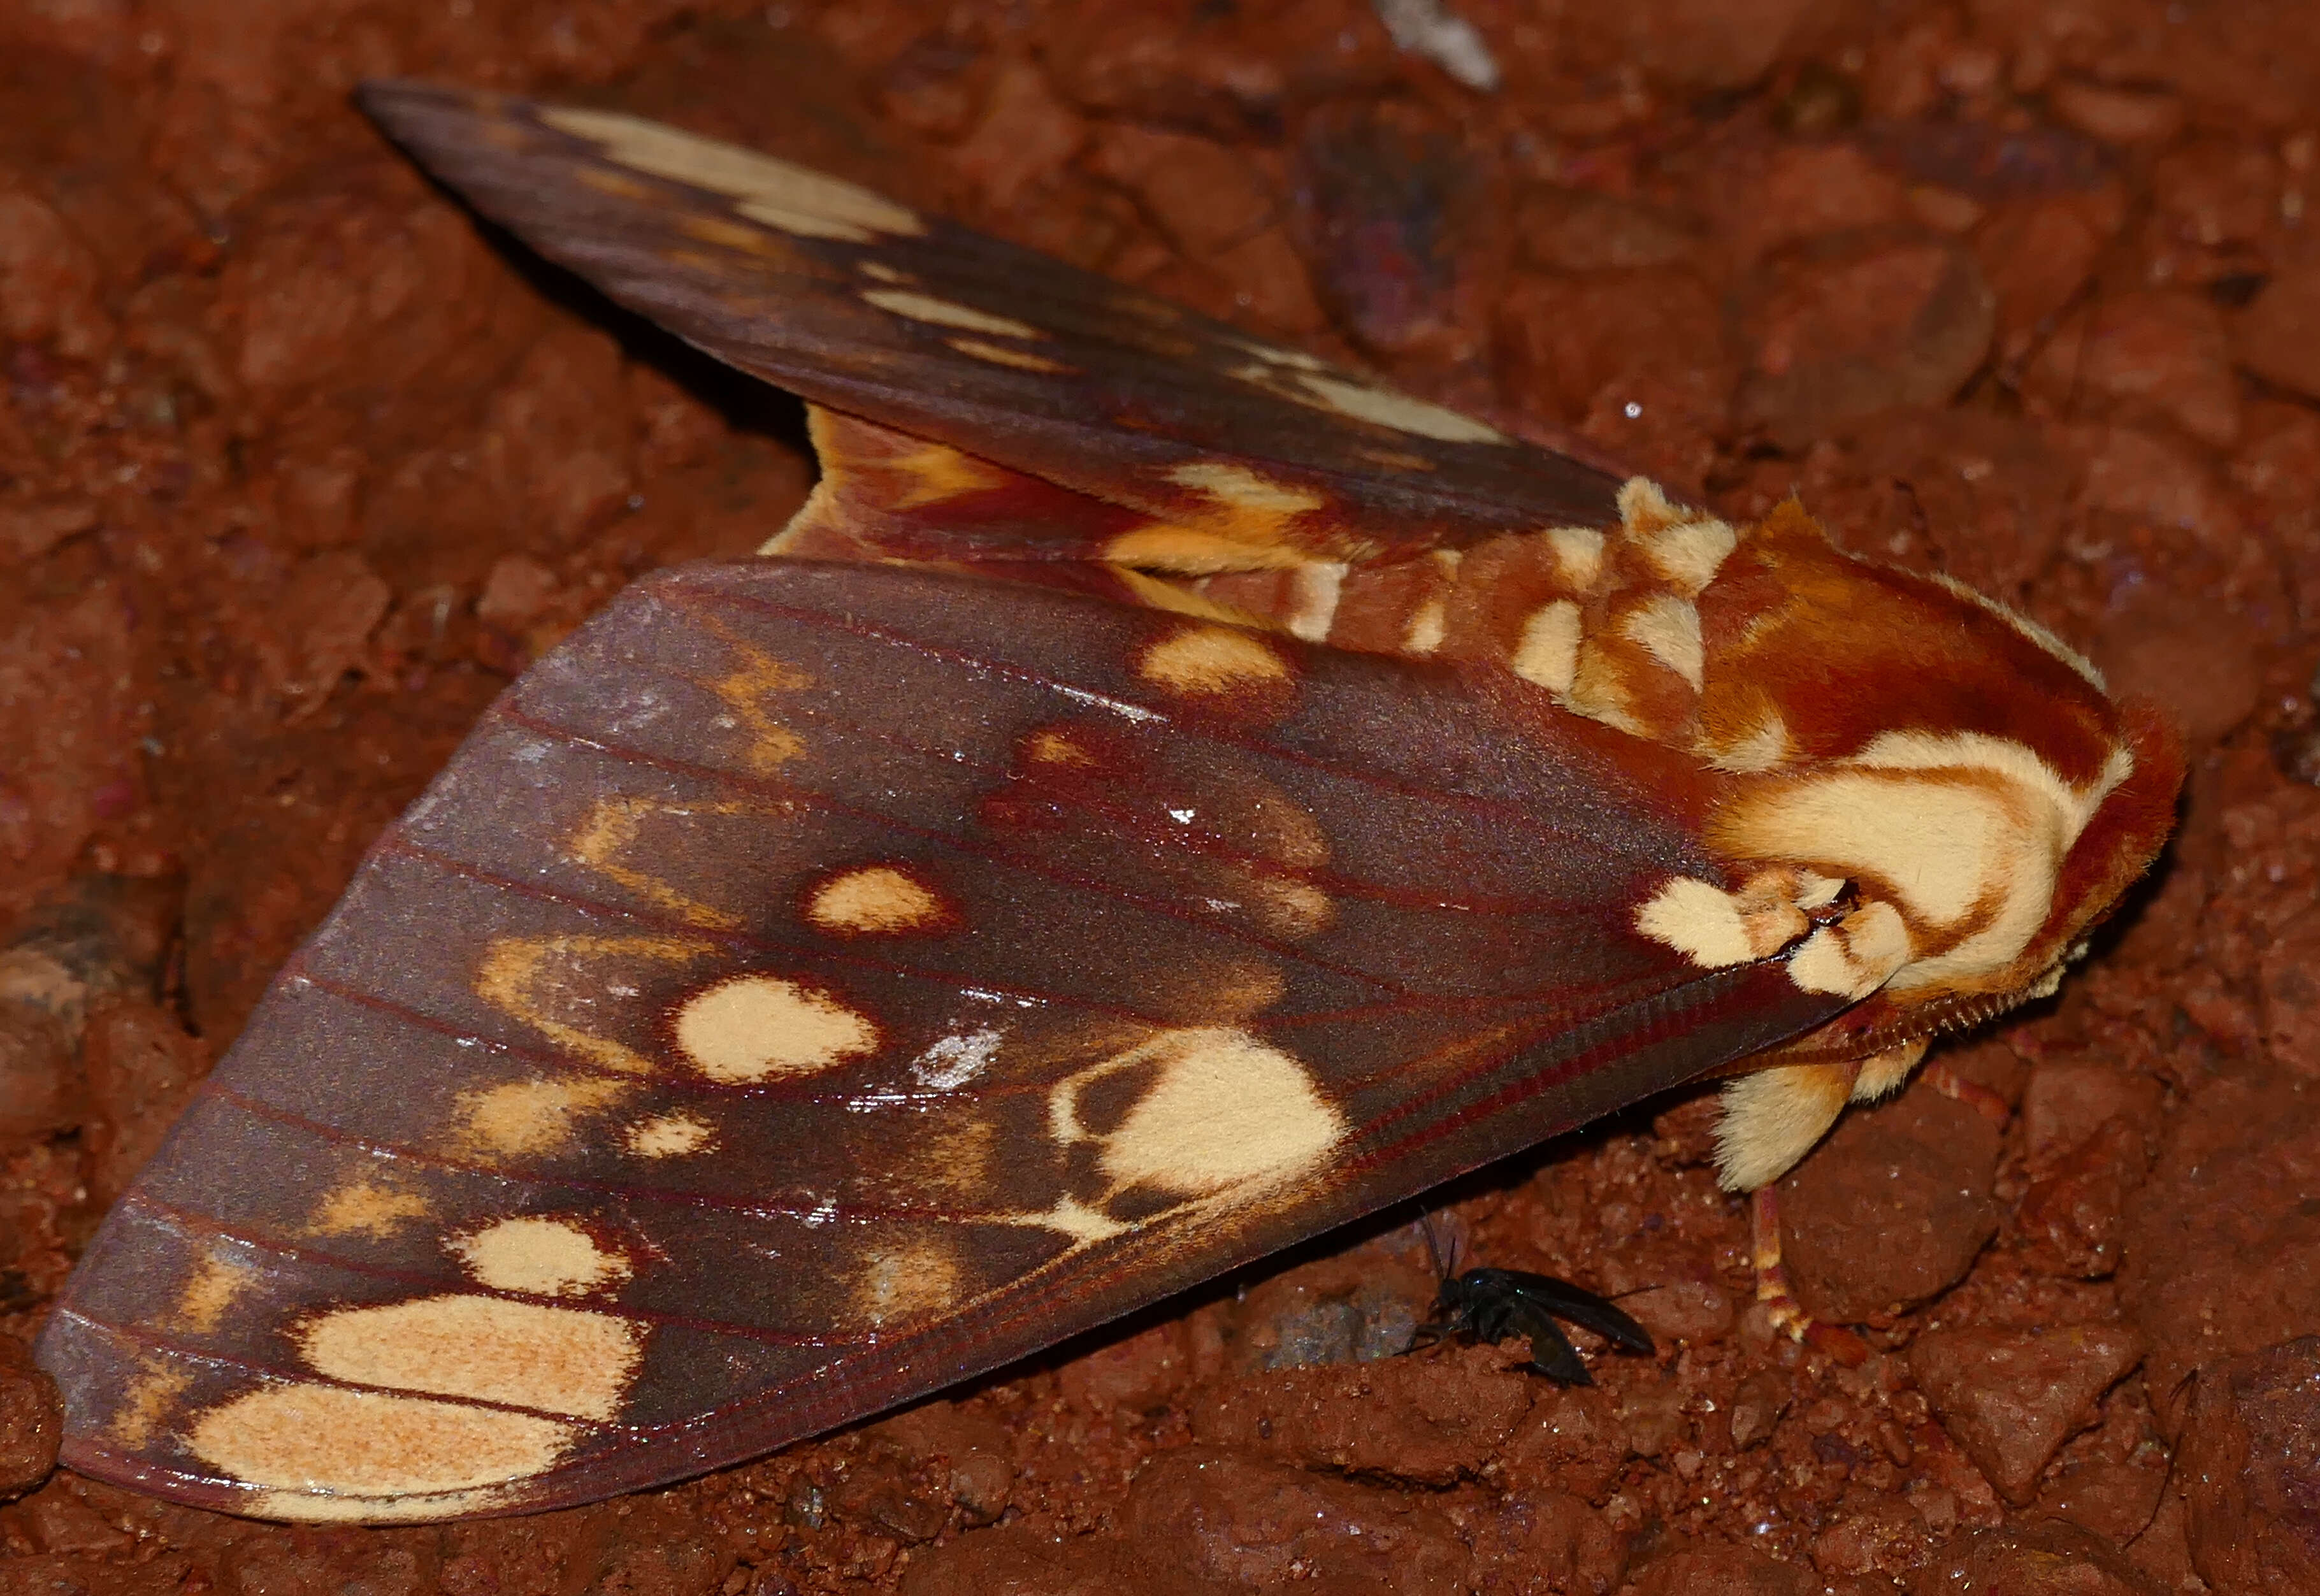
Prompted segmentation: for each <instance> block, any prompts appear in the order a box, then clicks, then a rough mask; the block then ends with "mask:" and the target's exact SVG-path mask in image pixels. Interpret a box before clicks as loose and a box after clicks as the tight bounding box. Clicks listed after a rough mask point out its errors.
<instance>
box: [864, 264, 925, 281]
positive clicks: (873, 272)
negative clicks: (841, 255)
mask: <svg viewBox="0 0 2320 1596" xmlns="http://www.w3.org/2000/svg"><path fill="white" fill-rule="evenodd" d="M854 269H855V270H856V271H858V272H860V273H861V274H862V275H863V276H864V277H868V278H869V279H870V280H871V281H872V282H874V283H915V282H917V281H918V280H919V279H918V278H916V277H912V276H911V274H910V273H909V272H906V271H903V270H902V269H901V268H899V267H893V266H889V265H887V264H886V263H885V262H884V261H883V260H857V261H856V262H855V263H854Z"/></svg>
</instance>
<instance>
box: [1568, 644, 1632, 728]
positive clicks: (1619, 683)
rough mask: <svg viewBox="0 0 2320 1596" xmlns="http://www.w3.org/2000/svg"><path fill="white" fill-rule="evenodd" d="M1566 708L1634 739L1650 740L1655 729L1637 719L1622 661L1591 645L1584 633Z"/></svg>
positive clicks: (1573, 669) (1573, 671) (1573, 670)
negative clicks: (1628, 691)
mask: <svg viewBox="0 0 2320 1596" xmlns="http://www.w3.org/2000/svg"><path fill="white" fill-rule="evenodd" d="M1561 702H1562V703H1563V708H1565V709H1567V710H1569V711H1570V712H1572V713H1573V714H1575V715H1584V716H1586V717H1587V718H1588V719H1589V720H1590V721H1600V722H1602V723H1603V724H1604V725H1606V726H1609V727H1610V728H1611V729H1612V730H1614V731H1624V732H1626V733H1627V734H1628V735H1629V736H1631V737H1649V736H1650V735H1651V728H1650V727H1648V726H1646V725H1645V724H1644V722H1643V721H1642V720H1641V719H1640V718H1638V717H1637V715H1636V711H1635V704H1634V702H1633V701H1632V700H1631V699H1630V698H1629V696H1628V694H1627V675H1626V673H1625V672H1624V671H1623V670H1622V669H1621V668H1620V665H1619V661H1618V659H1617V658H1615V657H1612V656H1611V655H1610V654H1609V652H1608V651H1606V650H1605V649H1603V648H1599V647H1594V646H1591V645H1590V644H1589V643H1588V642H1587V640H1586V639H1585V636H1584V634H1582V635H1581V639H1580V645H1579V660H1578V664H1577V665H1576V666H1575V667H1573V668H1572V678H1571V687H1570V690H1569V691H1567V692H1566V693H1564V694H1563V695H1562V701H1561Z"/></svg>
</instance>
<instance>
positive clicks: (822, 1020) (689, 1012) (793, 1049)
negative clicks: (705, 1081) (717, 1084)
mask: <svg viewBox="0 0 2320 1596" xmlns="http://www.w3.org/2000/svg"><path fill="white" fill-rule="evenodd" d="M675 1034H676V1045H677V1046H678V1047H680V1048H682V1049H683V1050H684V1055H685V1056H686V1057H688V1058H690V1059H691V1060H692V1061H693V1066H694V1067H695V1068H697V1069H699V1070H700V1071H701V1073H702V1075H707V1076H708V1077H709V1078H710V1079H711V1080H712V1081H721V1082H724V1083H726V1084H729V1085H737V1086H745V1085H754V1084H757V1083H758V1082H761V1081H770V1080H775V1079H779V1078H781V1077H783V1076H787V1075H811V1074H812V1073H813V1072H814V1071H816V1070H824V1069H829V1068H831V1067H833V1066H837V1065H840V1064H844V1063H846V1062H847V1061H848V1060H849V1059H855V1058H861V1057H865V1056H868V1055H869V1054H871V1053H874V1052H875V1051H877V1048H878V1028H877V1027H876V1026H875V1025H874V1024H872V1023H871V1022H870V1020H868V1018H866V1017H865V1016H864V1015H861V1014H857V1013H856V1012H855V1011H853V1010H852V1009H849V1008H847V1006H846V1005H845V1004H843V1003H841V1002H838V1001H837V1000H836V999H835V998H831V997H829V996H826V995H824V994H823V993H819V992H815V991H813V990H812V989H811V988H810V987H805V986H801V985H800V984H797V983H796V982H794V981H784V980H783V979H782V978H781V977H779V976H777V975H736V976H734V977H732V978H730V980H725V981H720V982H719V983H718V984H716V985H714V986H711V987H709V988H707V989H706V990H704V991H702V992H698V993H694V994H693V996H692V997H690V998H688V999H687V1000H685V1003H684V1007H683V1008H682V1009H680V1010H678V1011H677V1015H676V1023H675Z"/></svg>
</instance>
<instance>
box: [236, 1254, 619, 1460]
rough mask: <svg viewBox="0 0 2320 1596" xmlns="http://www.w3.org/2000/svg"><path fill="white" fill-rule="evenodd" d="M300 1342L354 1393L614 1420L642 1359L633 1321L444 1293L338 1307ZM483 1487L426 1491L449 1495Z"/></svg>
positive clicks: (312, 1362) (310, 1358)
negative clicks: (366, 1390)
mask: <svg viewBox="0 0 2320 1596" xmlns="http://www.w3.org/2000/svg"><path fill="white" fill-rule="evenodd" d="M292 1334H293V1337H294V1338H295V1340H296V1342H297V1343H298V1349H299V1351H300V1352H301V1353H302V1354H303V1355H304V1357H305V1359H306V1364H307V1366H308V1367H310V1368H312V1369H313V1371H314V1372H315V1373H316V1374H322V1375H325V1376H327V1377H328V1378H330V1379H332V1380H343V1381H345V1382H347V1383H349V1384H351V1385H378V1386H385V1388H387V1389H388V1390H390V1391H415V1392H426V1393H428V1394H429V1395H431V1396H446V1397H466V1398H467V1399H469V1400H471V1401H479V1402H501V1403H504V1404H505V1405H507V1406H508V1407H512V1408H530V1409H533V1410H537V1411H539V1412H543V1413H560V1414H565V1415H567V1416H569V1417H571V1418H574V1419H599V1420H603V1421H608V1422H609V1421H610V1420H612V1419H615V1418H618V1417H619V1415H620V1410H621V1397H622V1396H623V1395H624V1394H625V1393H626V1392H627V1391H628V1389H629V1383H630V1381H631V1380H633V1379H634V1378H635V1377H636V1372H637V1365H638V1363H639V1360H640V1359H641V1358H642V1357H643V1356H644V1330H643V1327H642V1326H640V1325H638V1324H636V1323H634V1322H632V1321H630V1320H628V1319H615V1318H613V1317H612V1315H610V1314H605V1313H591V1312H589V1311H587V1310H585V1309H579V1308H549V1307H546V1306H543V1305H541V1304H539V1303H537V1302H511V1301H507V1300H506V1299H504V1298H501V1297H472V1296H463V1295H446V1296H440V1297H421V1298H419V1299H417V1300H416V1301H409V1302H390V1303H386V1304H385V1305H383V1306H379V1307H374V1308H340V1309H337V1310H333V1311H331V1312H329V1313H325V1314H322V1315H321V1316H320V1317H319V1318H315V1319H309V1320H308V1321H307V1322H306V1323H304V1325H301V1326H300V1327H298V1328H297V1329H296V1330H295V1331H294V1332H292ZM491 1477H493V1478H497V1477H499V1476H497V1475H494V1476H491ZM258 1483H265V1484H275V1483H280V1484H287V1483H292V1482H289V1481H260V1482H258ZM481 1483H484V1481H482V1480H472V1481H459V1482H453V1481H445V1482H443V1483H440V1484H435V1485H427V1486H421V1487H419V1488H420V1489H421V1490H430V1491H449V1490H456V1489H458V1487H459V1486H460V1485H462V1484H481ZM349 1489H361V1487H359V1486H349Z"/></svg>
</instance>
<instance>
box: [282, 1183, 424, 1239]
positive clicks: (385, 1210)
mask: <svg viewBox="0 0 2320 1596" xmlns="http://www.w3.org/2000/svg"><path fill="white" fill-rule="evenodd" d="M433 1212H434V1208H433V1205H432V1204H430V1202H428V1201H427V1199H426V1198H425V1197H424V1196H422V1195H421V1194H420V1193H419V1192H406V1191H397V1190H395V1189H394V1187H392V1186H385V1185H381V1184H379V1183H377V1182H376V1181H363V1180H358V1181H353V1182H349V1183H348V1184H346V1185H343V1186H339V1187H336V1188H335V1189H333V1190H332V1191H331V1193H330V1195H328V1196H326V1197H324V1198H323V1199H322V1202H318V1203H316V1204H315V1205H314V1215H313V1218H312V1219H310V1220H307V1221H306V1229H308V1230H309V1231H310V1232H312V1233H313V1234H314V1235H316V1236H368V1237H371V1238H374V1239H376V1240H384V1239H385V1238H387V1237H390V1236H392V1235H394V1233H395V1232H396V1231H397V1230H399V1229H402V1228H403V1226H405V1225H408V1224H412V1223H414V1222H416V1221H418V1220H423V1219H426V1218H427V1217H428V1216H429V1215H430V1214H431V1213H433Z"/></svg>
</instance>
